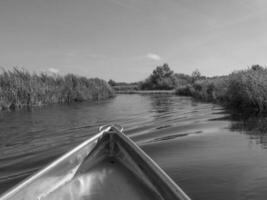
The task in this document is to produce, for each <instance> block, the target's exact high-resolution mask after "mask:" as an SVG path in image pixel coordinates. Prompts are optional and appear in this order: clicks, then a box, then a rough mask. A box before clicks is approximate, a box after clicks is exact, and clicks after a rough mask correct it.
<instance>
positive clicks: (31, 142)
mask: <svg viewBox="0 0 267 200" xmlns="http://www.w3.org/2000/svg"><path fill="white" fill-rule="evenodd" d="M266 122H267V119H265V118H256V117H254V118H253V117H251V118H245V117H241V116H238V115H233V114H231V113H230V112H228V111H226V110H224V109H223V108H222V107H220V106H218V105H214V104H208V103H201V102H197V101H193V100H192V99H191V98H189V97H178V96H172V95H139V94H136V95H133V94H132V95H118V96H117V97H116V98H114V99H109V100H107V101H102V102H98V103H77V104H72V105H52V106H46V107H42V108H35V109H33V110H31V111H28V110H22V111H19V112H1V113H0V193H2V192H4V191H6V190H7V189H8V188H10V187H11V186H13V185H14V184H16V183H17V182H18V181H20V180H22V179H24V178H25V177H27V176H29V175H31V174H32V173H34V172H35V171H37V170H38V169H40V168H41V167H43V166H45V165H47V164H48V163H49V162H51V161H52V160H53V159H55V158H57V157H58V156H60V155H62V154H63V153H64V152H66V151H68V150H70V149H71V148H73V147H74V146H76V145H77V144H79V143H80V142H82V141H84V140H86V139H87V138H88V137H90V136H91V135H93V134H94V133H96V132H97V128H98V126H100V125H103V124H110V123H118V124H120V125H122V126H124V127H125V129H126V131H125V132H126V134H128V135H129V136H130V137H131V138H132V139H133V140H134V141H136V142H137V143H138V145H140V146H141V148H142V149H143V150H145V151H146V152H147V153H148V154H149V155H150V156H151V157H152V158H153V159H154V160H155V161H156V162H157V163H158V164H159V165H160V166H161V167H162V168H163V169H164V170H165V171H166V172H167V173H168V174H169V175H170V176H171V177H172V178H173V179H174V181H175V182H177V183H178V184H179V185H180V186H181V187H182V188H183V189H184V191H185V192H186V193H187V194H188V195H189V196H190V197H191V198H192V199H206V200H209V199H212V200H214V199H216V200H220V199H266V196H267V190H266V185H267V149H266V148H267V137H266V132H267V123H266Z"/></svg>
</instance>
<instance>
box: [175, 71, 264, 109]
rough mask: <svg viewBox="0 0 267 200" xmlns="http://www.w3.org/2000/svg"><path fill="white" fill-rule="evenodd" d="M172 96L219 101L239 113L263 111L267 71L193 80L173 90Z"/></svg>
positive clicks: (239, 72)
mask: <svg viewBox="0 0 267 200" xmlns="http://www.w3.org/2000/svg"><path fill="white" fill-rule="evenodd" d="M176 93H177V94H178V95H187V96H193V97H196V98H199V99H203V100H205V101H215V102H219V103H222V104H224V105H226V106H229V107H234V108H237V109H239V110H241V111H248V110H254V111H255V110H256V111H257V112H260V113H263V112H267V69H266V68H262V67H259V68H253V67H252V68H250V69H247V70H241V71H237V72H233V73H232V74H230V75H228V76H223V77H214V78H206V79H203V80H197V81H195V82H194V83H192V84H188V85H186V86H183V87H179V88H177V89H176Z"/></svg>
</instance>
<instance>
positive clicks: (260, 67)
mask: <svg viewBox="0 0 267 200" xmlns="http://www.w3.org/2000/svg"><path fill="white" fill-rule="evenodd" d="M251 69H252V70H254V71H258V70H263V69H264V68H263V67H262V66H260V65H252V66H251Z"/></svg>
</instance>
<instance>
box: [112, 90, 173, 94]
mask: <svg viewBox="0 0 267 200" xmlns="http://www.w3.org/2000/svg"><path fill="white" fill-rule="evenodd" d="M116 93H117V94H175V93H176V91H175V90H116Z"/></svg>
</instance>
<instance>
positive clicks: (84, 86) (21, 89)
mask: <svg viewBox="0 0 267 200" xmlns="http://www.w3.org/2000/svg"><path fill="white" fill-rule="evenodd" d="M113 95H114V92H113V90H112V88H111V87H110V86H109V84H108V83H107V82H105V81H104V80H101V79H98V78H94V79H88V78H85V77H79V76H76V75H73V74H68V75H66V76H63V77H62V76H49V75H47V74H44V73H42V74H30V73H29V72H28V71H25V70H23V69H16V68H14V69H13V70H10V71H3V72H2V73H1V74H0V109H17V108H21V107H24V106H37V105H42V104H51V103H70V102H75V101H85V100H100V99H105V98H108V97H111V96H113Z"/></svg>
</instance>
